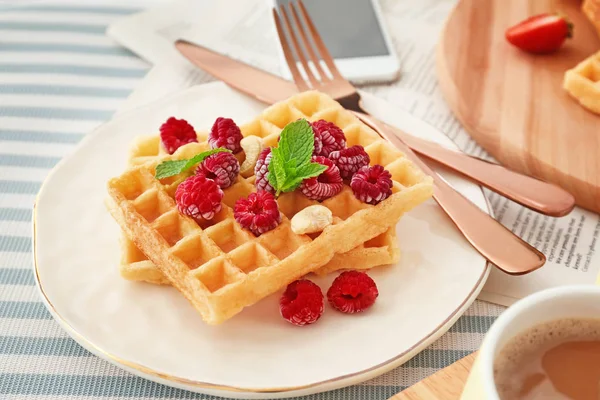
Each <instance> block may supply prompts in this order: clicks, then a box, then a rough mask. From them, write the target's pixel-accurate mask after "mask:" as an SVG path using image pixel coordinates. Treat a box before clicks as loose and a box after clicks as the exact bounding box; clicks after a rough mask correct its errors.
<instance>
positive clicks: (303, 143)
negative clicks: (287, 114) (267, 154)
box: [278, 119, 315, 166]
mask: <svg viewBox="0 0 600 400" xmlns="http://www.w3.org/2000/svg"><path fill="white" fill-rule="evenodd" d="M314 147H315V134H314V132H313V129H312V127H311V126H310V124H309V123H308V121H306V120H305V119H300V120H298V121H295V122H292V123H289V124H287V125H286V126H285V128H283V131H281V137H280V140H279V145H278V148H279V149H280V152H281V155H282V156H283V157H284V159H285V160H292V159H295V160H296V166H300V165H302V164H304V163H306V162H309V161H310V158H311V157H312V153H313V150H314Z"/></svg>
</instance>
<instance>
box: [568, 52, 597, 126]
mask: <svg viewBox="0 0 600 400" xmlns="http://www.w3.org/2000/svg"><path fill="white" fill-rule="evenodd" d="M563 86H564V88H565V90H566V91H567V92H569V94H570V95H571V96H573V97H574V98H575V99H577V101H578V102H579V103H580V104H581V105H582V106H583V107H585V108H587V109H588V110H590V111H592V112H594V113H596V114H600V52H597V53H595V54H593V55H591V56H589V57H588V58H586V59H585V60H583V61H581V62H580V63H579V64H577V65H576V66H575V67H574V68H572V69H570V70H568V71H567V72H566V73H565V79H564V83H563Z"/></svg>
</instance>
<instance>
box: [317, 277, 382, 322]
mask: <svg viewBox="0 0 600 400" xmlns="http://www.w3.org/2000/svg"><path fill="white" fill-rule="evenodd" d="M377 296H379V291H378V290H377V285H376V284H375V281H373V279H371V277H370V276H369V275H367V274H365V273H364V272H359V271H346V272H342V273H341V274H340V276H338V277H337V278H335V280H334V281H333V283H332V284H331V287H330V288H329V290H328V291H327V300H328V301H329V304H331V306H332V307H333V308H335V309H336V310H339V311H341V312H343V313H347V314H354V313H357V312H361V311H364V310H366V309H367V308H369V307H371V306H372V305H373V303H375V299H377Z"/></svg>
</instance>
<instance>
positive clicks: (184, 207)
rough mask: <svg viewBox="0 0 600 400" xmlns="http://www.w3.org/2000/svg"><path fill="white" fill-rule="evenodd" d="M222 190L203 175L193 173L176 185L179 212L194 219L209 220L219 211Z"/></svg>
mask: <svg viewBox="0 0 600 400" xmlns="http://www.w3.org/2000/svg"><path fill="white" fill-rule="evenodd" d="M222 199H223V191H222V190H221V188H220V187H219V185H217V184H216V183H215V181H213V180H212V179H208V178H207V177H205V176H203V175H194V176H190V177H189V178H187V179H186V180H185V181H183V182H181V184H180V185H179V186H177V190H176V191H175V201H176V202H177V209H178V210H179V212H180V213H182V214H184V215H188V216H190V217H192V218H194V219H195V220H197V221H199V220H201V219H206V220H210V219H212V218H213V217H214V216H215V214H216V213H218V212H219V211H221V200H222Z"/></svg>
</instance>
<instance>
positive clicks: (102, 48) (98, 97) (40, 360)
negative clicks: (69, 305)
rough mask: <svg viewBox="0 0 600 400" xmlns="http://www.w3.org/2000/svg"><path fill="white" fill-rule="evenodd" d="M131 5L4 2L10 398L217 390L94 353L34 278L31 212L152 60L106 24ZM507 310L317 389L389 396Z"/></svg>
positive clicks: (0, 263)
mask: <svg viewBox="0 0 600 400" xmlns="http://www.w3.org/2000/svg"><path fill="white" fill-rule="evenodd" d="M131 4H135V5H137V6H140V4H139V3H131V2H124V1H123V2H120V3H118V2H117V3H107V2H91V1H90V2H82V1H80V2H65V1H53V2H44V3H33V2H31V3H30V4H24V3H23V2H20V3H19V2H4V3H3V2H0V398H2V399H13V400H17V399H18V400H24V399H66V398H71V399H72V398H77V399H81V398H83V399H109V398H110V399H125V398H128V399H129V398H136V399H137V398H143V399H174V398H177V399H179V398H185V399H208V398H210V397H209V396H203V395H198V394H193V393H189V392H185V391H182V390H177V389H173V388H170V387H167V386H162V385H159V384H156V383H153V382H150V381H147V380H144V379H142V378H138V377H136V376H133V375H130V374H129V373H126V372H124V371H122V370H120V369H119V368H117V367H114V366H113V365H111V364H109V363H107V362H105V361H103V360H101V359H99V358H97V357H95V356H93V355H91V354H90V353H88V352H87V351H86V350H84V349H83V348H81V347H80V346H79V345H77V344H76V343H75V342H74V341H73V340H71V339H70V338H69V337H68V336H67V334H66V333H65V332H63V330H62V329H61V328H60V327H59V326H58V325H57V324H56V323H55V322H54V320H53V319H52V318H51V317H50V314H49V313H48V312H47V311H46V309H45V308H44V306H43V305H42V303H41V301H40V297H39V295H38V292H37V290H36V287H35V284H34V279H33V274H32V257H31V223H30V221H31V213H32V205H33V201H34V198H35V195H36V193H37V191H38V190H39V188H40V184H41V182H42V181H43V180H44V178H45V176H46V175H47V174H48V172H49V171H50V169H51V168H52V167H53V166H54V165H55V164H56V163H57V162H58V161H59V160H60V158H61V157H63V156H65V155H66V154H68V153H69V152H70V151H72V150H73V149H74V148H75V146H76V145H77V143H78V142H79V140H81V138H82V137H83V136H84V135H86V134H87V133H88V132H91V131H92V130H93V129H94V128H95V127H96V126H97V125H98V124H100V123H102V122H103V121H106V120H107V119H109V118H110V117H111V115H112V114H113V113H114V112H115V110H117V108H118V107H119V105H120V104H121V103H122V102H123V101H124V100H125V99H126V97H127V96H128V94H129V93H130V92H131V91H132V90H133V89H134V88H135V86H136V83H137V82H138V81H139V80H140V79H141V78H142V77H143V76H144V75H145V73H146V72H147V71H148V69H149V66H148V65H147V64H146V63H145V62H144V61H142V60H140V59H138V58H137V57H136V56H135V55H133V54H132V53H130V52H129V51H128V50H125V49H123V48H121V47H119V46H118V45H116V44H115V43H114V42H113V41H112V40H111V39H109V38H107V37H106V36H105V34H104V32H105V29H106V27H107V25H108V24H110V23H111V22H112V21H114V20H115V19H118V18H120V17H122V16H124V15H127V14H129V13H133V12H136V11H139V8H132V6H131ZM142 6H143V4H142ZM502 310H503V308H502V307H497V306H494V305H490V304H487V303H483V302H476V303H475V304H474V305H473V306H472V307H471V308H470V309H469V310H468V311H467V313H466V314H465V315H464V316H463V317H462V318H461V319H460V320H459V321H458V322H457V324H456V325H455V326H454V327H452V328H451V329H450V332H448V333H447V334H446V335H445V336H444V337H442V338H441V339H440V340H438V341H437V342H436V343H434V344H433V345H432V346H431V347H430V348H428V349H427V350H425V351H423V352H422V353H420V354H419V355H418V356H417V357H415V358H414V359H413V360H411V361H409V362H408V363H407V364H406V365H404V366H402V367H400V368H397V369H396V370H394V371H392V372H390V373H388V374H386V375H383V376H381V377H379V378H376V379H373V380H371V381H369V382H366V383H364V384H362V385H358V386H353V387H348V388H345V389H340V390H336V391H333V392H329V393H323V394H319V395H314V396H309V397H307V399H356V398H373V399H387V398H388V397H390V396H392V395H393V394H395V393H397V392H399V391H401V390H402V389H404V388H405V387H407V386H410V385H412V384H413V383H415V382H417V381H419V380H421V379H423V378H424V377H426V376H428V375H431V374H432V373H434V372H435V371H436V370H438V369H440V368H442V367H445V366H447V365H449V364H451V363H452V362H454V361H456V360H458V359H460V358H461V357H464V356H465V355H467V354H469V353H470V352H472V351H473V350H475V349H477V348H478V347H479V345H480V343H481V340H482V337H483V335H484V333H485V332H486V331H487V329H488V328H489V327H490V325H491V323H492V322H493V321H494V319H495V318H496V316H497V315H498V314H499V313H500V312H501V311H502ZM406 329H410V321H407V325H406Z"/></svg>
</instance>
